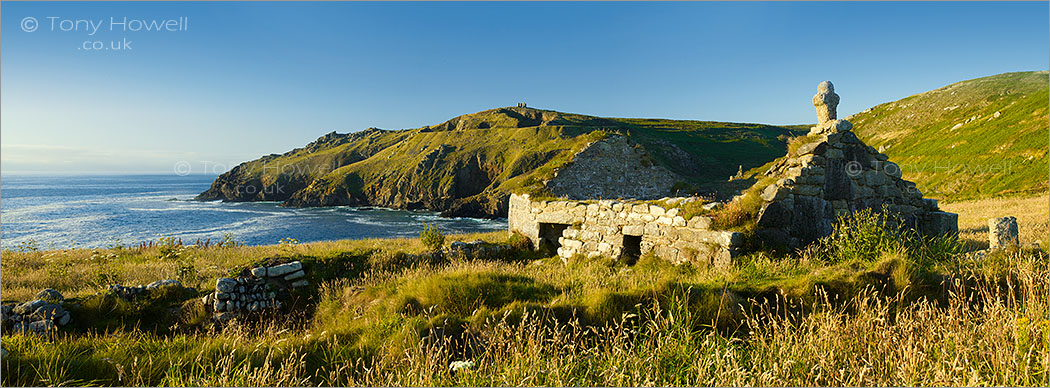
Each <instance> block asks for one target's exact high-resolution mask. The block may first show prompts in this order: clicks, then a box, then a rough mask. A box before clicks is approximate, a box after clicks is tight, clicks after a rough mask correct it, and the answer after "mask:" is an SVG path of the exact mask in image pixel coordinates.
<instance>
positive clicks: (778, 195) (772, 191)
mask: <svg viewBox="0 0 1050 388" xmlns="http://www.w3.org/2000/svg"><path fill="white" fill-rule="evenodd" d="M790 193H791V191H790V190H789V189H787V188H785V187H781V186H779V185H769V186H767V187H766V189H765V190H762V195H761V197H762V200H764V201H766V202H769V201H775V200H778V199H784V198H787V196H788V194H790Z"/></svg>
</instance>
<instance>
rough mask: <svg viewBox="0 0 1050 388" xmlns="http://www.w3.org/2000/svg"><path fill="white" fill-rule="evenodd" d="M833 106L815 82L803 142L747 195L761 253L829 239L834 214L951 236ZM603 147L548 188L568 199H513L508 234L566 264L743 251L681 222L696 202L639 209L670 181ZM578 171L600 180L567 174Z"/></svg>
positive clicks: (715, 233) (737, 243) (717, 260)
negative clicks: (813, 118)
mask: <svg viewBox="0 0 1050 388" xmlns="http://www.w3.org/2000/svg"><path fill="white" fill-rule="evenodd" d="M838 102H839V96H838V95H837V94H835V90H834V86H833V85H832V84H831V82H828V81H824V82H822V83H820V85H819V86H818V93H817V95H815V96H814V97H813V105H814V106H815V107H816V108H817V117H818V120H819V122H818V123H817V125H816V126H814V127H813V128H812V129H811V131H810V132H809V134H808V135H807V136H806V137H804V138H803V139H802V140H804V141H805V142H804V144H802V145H801V146H799V147H798V148H797V150H795V151H794V152H791V153H789V154H788V155H786V156H785V157H783V158H780V159H778V160H777V161H776V163H774V165H773V166H772V167H771V168H769V169H768V170H767V171H765V172H764V174H762V175H761V176H759V177H758V178H760V179H759V180H758V182H757V183H756V186H755V187H752V189H751V191H758V192H760V193H761V195H760V197H761V202H762V205H761V210H760V211H759V212H758V215H757V220H756V228H755V233H754V234H753V235H752V236H751V238H754V239H758V240H759V241H761V242H762V243H763V244H765V245H774V246H777V245H780V246H789V247H799V246H803V245H805V244H808V243H810V242H813V241H815V240H817V239H819V238H821V237H823V236H826V235H828V234H830V233H831V231H832V223H833V222H834V220H835V219H836V218H837V216H839V215H842V214H848V213H850V212H854V211H857V210H861V209H868V208H870V209H874V210H876V211H884V210H885V211H889V212H891V213H893V214H895V215H897V216H899V217H898V218H899V219H901V220H903V222H904V225H903V226H904V227H907V228H911V229H914V230H917V231H918V232H920V233H922V234H924V235H946V234H957V233H958V216H957V215H956V214H952V213H946V212H942V211H939V210H938V208H937V201H936V200H933V199H924V198H923V197H922V193H921V192H920V191H919V190H918V189H916V187H915V184H914V183H912V182H909V181H906V180H903V179H901V169H900V167H899V166H897V165H896V164H894V163H893V162H890V161H889V160H888V158H887V157H886V155H884V154H882V153H880V152H879V151H877V150H875V149H874V148H872V147H870V146H868V145H865V144H864V142H862V141H861V140H860V139H859V138H857V136H856V135H855V134H854V133H853V131H852V129H853V125H852V124H851V123H850V122H849V121H847V120H839V119H837V113H836V106H837V104H838ZM601 142H603V143H602V144H599V145H596V146H595V147H588V148H587V149H585V150H584V151H583V152H581V153H580V154H578V155H577V156H576V158H575V159H574V161H573V162H572V163H570V164H569V165H568V166H566V167H565V168H564V169H562V170H561V171H559V172H558V174H557V176H556V177H555V178H554V179H553V180H552V181H551V182H548V187H551V188H552V189H553V190H552V191H553V192H554V193H555V194H556V195H559V196H561V197H563V198H566V199H561V200H534V199H532V198H530V197H529V196H528V195H526V194H513V195H511V198H510V204H509V214H508V223H509V229H510V231H511V232H518V233H522V234H523V235H525V236H527V237H528V238H530V239H531V240H532V241H533V243H534V244H535V245H536V246H537V247H547V248H549V249H552V250H554V251H556V252H557V253H558V255H559V256H561V257H563V258H569V257H572V256H573V255H576V254H582V255H586V256H596V255H606V256H610V257H617V258H622V257H638V256H640V255H642V254H645V253H647V252H650V251H651V252H653V253H655V254H656V255H658V256H659V257H661V258H663V259H666V260H670V261H672V262H675V263H681V262H685V261H692V262H697V263H707V264H712V265H716V266H721V265H727V264H729V263H731V261H732V258H733V257H734V256H736V255H737V254H739V253H741V250H742V248H743V246H744V239H745V235H744V234H743V233H740V232H734V231H726V230H716V228H714V227H712V219H711V218H710V217H707V216H703V215H698V216H693V217H691V218H690V219H688V220H687V219H686V218H685V217H683V215H680V214H679V209H678V208H677V205H679V204H681V203H682V202H684V201H692V200H696V199H695V198H663V199H662V200H661V201H658V202H657V201H651V200H650V201H645V200H646V199H655V198H660V197H661V196H664V195H667V193H669V192H670V187H671V185H672V184H673V182H671V181H670V175H669V174H670V173H669V172H668V171H666V170H665V169H663V168H662V167H659V166H655V165H651V166H645V167H641V166H643V165H644V164H638V163H633V159H639V158H644V157H645V155H641V154H640V153H644V150H640V149H639V147H634V146H632V145H631V144H630V142H629V140H628V139H626V138H623V137H619V136H613V137H612V138H611V139H607V140H602V141H601ZM599 155H616V156H615V157H608V156H606V157H601V156H599ZM574 169H586V170H588V171H592V172H595V171H596V172H597V173H590V174H573V170H574ZM640 169H644V170H646V171H639V170H640ZM758 185H765V186H764V187H759V186H758ZM588 196H589V198H638V200H588Z"/></svg>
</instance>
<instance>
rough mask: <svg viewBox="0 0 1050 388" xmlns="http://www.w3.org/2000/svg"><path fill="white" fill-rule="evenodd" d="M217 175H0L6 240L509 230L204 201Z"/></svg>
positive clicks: (63, 244)
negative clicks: (426, 227)
mask: <svg viewBox="0 0 1050 388" xmlns="http://www.w3.org/2000/svg"><path fill="white" fill-rule="evenodd" d="M214 179H215V177H214V176H204V175H188V176H177V175H134V176H14V175H4V176H2V177H0V246H2V247H3V248H5V249H10V248H14V247H17V246H18V245H19V244H21V243H24V242H27V241H29V240H33V241H35V242H36V244H37V246H38V247H39V248H40V249H51V248H55V249H59V248H71V247H80V248H94V247H106V246H110V245H113V244H116V243H121V244H125V245H128V244H137V243H139V242H142V241H148V240H156V239H158V238H161V237H169V236H170V237H175V238H181V239H182V240H183V242H184V243H190V242H192V241H196V240H197V239H201V240H205V239H211V240H212V241H213V242H215V241H219V240H221V239H222V238H223V236H224V235H225V234H226V233H229V234H231V235H232V236H233V238H234V239H235V240H236V241H238V242H242V243H246V244H249V245H265V244H277V243H278V242H279V241H280V240H281V239H283V238H294V239H297V240H299V241H300V242H311V241H325V240H339V239H359V238H373V237H414V236H419V232H420V231H422V230H423V224H424V223H432V224H436V225H438V227H439V228H441V229H442V230H443V231H445V232H446V233H472V232H487V231H495V230H504V229H506V228H507V221H506V219H500V220H484V219H474V218H442V217H439V216H438V213H436V212H429V211H404V210H392V209H383V208H352V207H345V206H340V207H323V208H284V207H280V206H278V205H279V203H277V202H250V203H243V202H242V203H223V202H220V201H213V202H198V201H194V200H192V199H193V197H194V196H196V195H197V194H199V193H200V192H202V191H204V190H206V189H207V188H208V187H209V186H210V185H211V182H212V180H214Z"/></svg>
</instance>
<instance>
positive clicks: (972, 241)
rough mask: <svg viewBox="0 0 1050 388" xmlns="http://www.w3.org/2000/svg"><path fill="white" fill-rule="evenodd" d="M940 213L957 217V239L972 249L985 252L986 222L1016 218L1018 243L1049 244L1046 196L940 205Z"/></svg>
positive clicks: (1049, 202)
mask: <svg viewBox="0 0 1050 388" xmlns="http://www.w3.org/2000/svg"><path fill="white" fill-rule="evenodd" d="M940 207H941V209H943V210H944V211H948V212H952V213H957V214H959V238H960V239H961V240H963V241H966V242H968V243H969V245H970V246H971V247H973V248H975V249H985V248H988V220H989V219H992V218H996V217H1006V216H1014V217H1017V224H1018V225H1017V227H1018V232H1019V233H1020V237H1021V243H1025V244H1038V245H1039V246H1041V247H1043V248H1044V249H1045V248H1047V245H1048V242H1050V193H1044V194H1042V195H1037V196H1033V197H1027V198H993V199H979V200H973V201H963V202H953V203H945V204H941V205H940Z"/></svg>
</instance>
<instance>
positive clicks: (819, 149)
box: [796, 141, 828, 155]
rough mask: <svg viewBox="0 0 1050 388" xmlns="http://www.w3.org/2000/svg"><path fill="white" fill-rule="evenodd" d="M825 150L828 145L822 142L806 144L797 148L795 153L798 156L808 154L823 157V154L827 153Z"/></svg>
mask: <svg viewBox="0 0 1050 388" xmlns="http://www.w3.org/2000/svg"><path fill="white" fill-rule="evenodd" d="M827 149H828V143H826V142H824V141H818V142H813V143H807V144H803V145H801V146H799V147H798V151H797V152H796V153H797V154H798V155H809V154H813V155H823V154H824V152H825V151H827Z"/></svg>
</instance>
